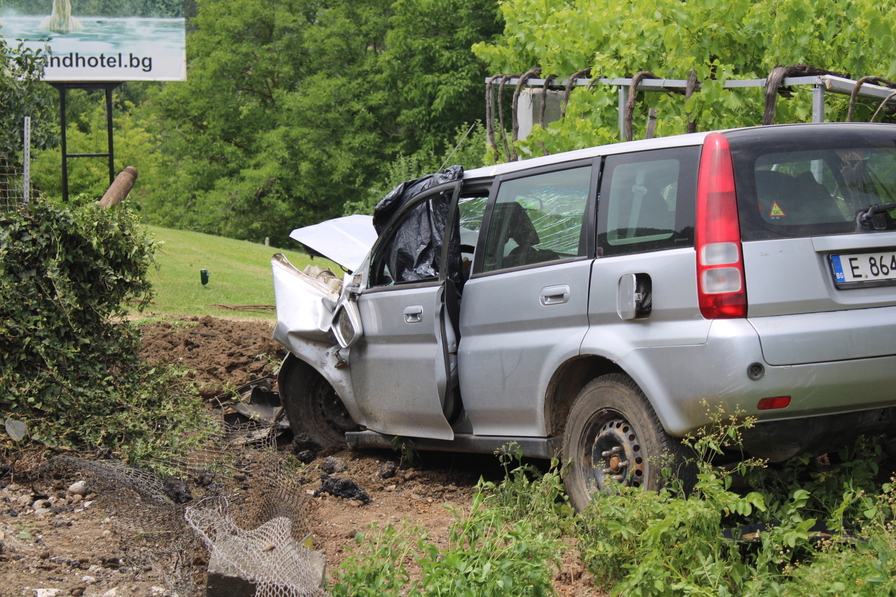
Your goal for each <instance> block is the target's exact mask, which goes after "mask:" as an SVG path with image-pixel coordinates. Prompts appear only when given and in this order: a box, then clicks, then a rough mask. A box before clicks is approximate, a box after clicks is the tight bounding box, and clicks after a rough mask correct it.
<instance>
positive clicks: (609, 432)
mask: <svg viewBox="0 0 896 597" xmlns="http://www.w3.org/2000/svg"><path fill="white" fill-rule="evenodd" d="M591 462H592V465H593V467H594V477H595V481H597V485H598V487H600V488H601V489H607V488H608V487H609V485H610V479H612V480H613V481H615V482H616V483H620V484H622V485H628V486H631V487H640V486H641V484H642V483H643V482H644V472H645V471H644V467H645V464H646V463H645V462H644V457H643V455H642V451H641V442H640V441H639V439H638V436H637V434H636V433H635V430H634V428H633V427H632V426H631V424H630V423H629V422H628V421H626V420H625V419H621V418H614V419H610V420H608V421H606V422H605V423H604V424H603V425H602V426H601V427H600V430H599V431H598V433H597V436H596V437H595V438H594V444H593V445H592V449H591Z"/></svg>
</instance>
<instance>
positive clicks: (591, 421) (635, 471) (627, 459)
mask: <svg viewBox="0 0 896 597" xmlns="http://www.w3.org/2000/svg"><path fill="white" fill-rule="evenodd" d="M563 439H564V442H563V459H564V462H568V463H569V465H568V468H567V471H566V477H565V479H564V482H565V484H566V489H567V491H568V493H569V498H570V501H571V502H572V505H573V506H574V507H575V509H576V510H577V511H579V512H581V511H582V510H584V509H585V507H586V506H587V505H588V504H589V503H590V502H591V498H592V496H593V495H594V493H595V492H597V491H602V490H607V489H608V488H611V487H612V486H613V484H614V483H615V484H619V485H625V486H630V487H642V488H644V489H647V490H656V489H659V488H660V487H661V485H662V481H663V479H662V475H661V474H660V471H661V468H662V463H661V460H662V459H663V458H664V457H666V456H667V455H672V456H674V455H675V453H676V452H679V450H678V449H677V448H678V444H677V441H678V440H675V439H674V438H672V437H671V436H670V435H669V434H668V433H666V431H665V430H664V429H663V426H662V425H661V424H660V420H659V417H657V415H656V413H655V412H654V411H653V408H651V406H650V404H649V403H648V402H647V398H646V397H645V396H644V393H643V392H642V391H641V389H640V388H639V387H638V386H637V384H635V382H634V381H632V379H631V378H629V377H628V376H627V375H622V374H610V375H604V376H602V377H599V378H597V379H595V380H593V381H592V382H591V383H589V384H588V385H586V386H585V387H584V388H583V389H582V391H581V392H579V395H578V396H577V397H576V399H575V402H573V405H572V408H571V409H570V411H569V416H568V417H567V419H566V430H565V432H564V436H563Z"/></svg>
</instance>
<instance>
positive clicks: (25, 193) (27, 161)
mask: <svg viewBox="0 0 896 597" xmlns="http://www.w3.org/2000/svg"><path fill="white" fill-rule="evenodd" d="M22 144H23V147H24V148H25V151H24V156H23V157H22V161H23V162H24V164H23V166H24V168H23V170H24V172H23V173H22V203H25V204H27V203H28V199H29V194H30V191H31V117H30V116H26V117H25V135H24V139H23V140H22Z"/></svg>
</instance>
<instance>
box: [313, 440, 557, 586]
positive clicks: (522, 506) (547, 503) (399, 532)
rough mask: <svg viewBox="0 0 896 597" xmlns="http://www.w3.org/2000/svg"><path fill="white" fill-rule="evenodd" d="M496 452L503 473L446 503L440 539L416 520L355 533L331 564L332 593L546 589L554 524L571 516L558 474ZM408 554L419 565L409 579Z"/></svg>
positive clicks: (554, 538)
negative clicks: (446, 522)
mask: <svg viewBox="0 0 896 597" xmlns="http://www.w3.org/2000/svg"><path fill="white" fill-rule="evenodd" d="M499 457H500V458H501V460H502V462H503V463H504V465H505V467H506V468H507V475H506V477H505V479H504V481H502V482H501V483H499V484H495V483H490V482H485V481H480V483H479V485H478V486H477V488H476V494H475V495H474V497H473V504H472V506H471V507H470V509H469V511H462V510H460V509H452V514H454V515H455V516H456V517H457V521H456V522H455V523H454V524H453V525H452V526H451V529H450V530H449V535H448V541H447V546H444V547H440V546H439V545H438V543H439V542H438V541H436V540H434V539H433V538H431V537H429V536H427V534H426V532H425V531H424V530H423V529H420V528H418V527H407V526H405V527H401V528H398V529H396V528H394V527H385V528H380V527H378V526H376V525H374V526H372V527H371V528H370V529H369V530H368V532H367V533H360V534H359V535H358V536H357V537H356V539H357V541H358V548H357V549H356V551H355V553H353V554H352V555H351V556H349V557H348V558H347V559H346V560H345V561H344V562H343V563H342V565H341V566H340V568H339V569H338V570H337V571H336V574H335V582H334V585H333V586H332V587H331V593H332V594H333V595H334V597H349V596H357V595H371V596H373V595H376V596H377V597H393V596H394V597H397V596H399V595H422V596H424V597H449V596H450V597H455V596H462V597H491V596H494V597H498V596H500V597H513V596H516V595H519V596H521V597H522V596H526V597H530V596H541V595H553V594H554V591H553V589H552V587H551V584H552V578H553V571H554V568H555V567H556V566H559V564H560V555H561V554H562V553H563V551H564V550H565V544H564V541H563V536H562V534H561V529H563V528H569V527H570V526H571V520H572V519H571V513H572V508H570V507H569V506H567V505H565V496H564V495H563V484H562V482H561V481H560V476H559V474H558V472H557V470H556V469H552V470H551V472H548V473H547V474H544V475H542V474H540V473H539V472H538V471H537V469H535V468H534V467H532V466H531V465H523V464H520V461H519V456H518V455H514V454H510V453H502V454H499ZM514 460H515V462H516V465H515V466H514V464H513V463H514ZM409 557H412V558H414V559H415V560H416V562H417V564H418V565H419V566H420V569H421V572H422V574H421V578H419V579H416V580H414V581H411V577H410V574H409V572H408V568H407V565H408V564H409V563H410V562H409Z"/></svg>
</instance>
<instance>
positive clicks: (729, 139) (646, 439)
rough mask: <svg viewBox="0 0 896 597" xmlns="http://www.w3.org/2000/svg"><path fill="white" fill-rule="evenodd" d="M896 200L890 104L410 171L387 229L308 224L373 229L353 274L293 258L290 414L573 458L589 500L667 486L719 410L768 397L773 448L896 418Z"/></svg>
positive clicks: (363, 436)
mask: <svg viewBox="0 0 896 597" xmlns="http://www.w3.org/2000/svg"><path fill="white" fill-rule="evenodd" d="M894 202H896V126H894V125H886V124H839V123H831V124H805V125H802V124H800V125H784V126H769V127H758V128H747V129H739V130H730V131H721V132H710V133H698V134H691V135H683V136H676V137H667V138H661V139H653V140H647V141H636V142H630V143H619V144H615V145H609V146H605V147H595V148H591V149H585V150H580V151H575V152H570V153H564V154H559V155H553V156H548V157H542V158H536V159H530V160H525V161H520V162H514V163H509V164H501V165H498V166H493V167H488V168H481V169H477V170H472V171H467V172H463V171H462V170H461V169H460V168H459V167H455V168H454V169H449V171H448V172H445V173H443V174H439V175H434V176H430V177H426V178H424V179H420V180H417V181H411V182H409V183H405V184H403V185H400V186H399V187H398V188H397V189H396V190H395V191H393V192H392V193H390V194H389V195H388V196H387V197H386V198H385V199H384V200H383V201H382V202H381V203H380V205H379V206H378V207H377V212H376V214H375V215H374V217H373V228H371V225H370V220H369V219H366V220H365V219H364V218H363V217H361V216H354V217H353V218H354V219H350V220H349V221H344V222H342V224H343V229H342V231H341V232H339V233H335V232H330V231H325V232H324V231H322V230H321V229H320V228H319V227H320V226H328V225H329V224H325V225H318V226H315V227H310V228H307V229H300V230H297V231H295V232H294V237H295V238H297V239H298V240H299V241H301V242H303V243H304V244H306V245H308V246H311V247H312V248H313V249H314V250H316V251H320V252H321V253H323V254H325V255H328V254H332V253H328V251H329V250H330V249H334V248H335V249H336V250H343V251H345V250H346V248H347V247H350V246H351V243H347V242H346V241H345V240H344V238H345V237H344V236H342V235H343V234H348V236H349V237H352V238H356V239H357V238H358V237H360V240H357V247H359V248H356V249H355V251H354V257H350V258H346V260H345V261H343V263H344V264H345V265H346V267H347V269H348V270H350V272H349V273H348V274H346V275H345V276H344V284H343V285H342V288H341V289H339V288H337V287H338V281H337V284H335V285H330V286H325V285H322V284H321V283H320V280H318V279H316V278H315V277H314V276H313V275H309V274H308V273H307V272H306V273H302V272H299V271H298V270H296V269H295V268H293V267H291V266H290V265H289V264H288V263H287V262H286V261H285V260H284V259H282V257H277V258H275V260H274V279H275V290H276V295H277V296H276V298H277V312H278V320H279V321H278V325H277V329H276V331H275V333H274V337H275V338H276V339H277V340H279V341H280V342H281V343H282V344H283V345H284V346H285V347H286V348H287V349H288V351H289V355H288V356H287V358H286V360H285V362H284V363H283V367H282V370H281V373H280V380H279V381H280V392H281V396H282V397H283V400H284V403H285V408H286V411H287V415H288V418H289V421H290V423H291V425H292V426H293V428H294V429H296V430H300V431H304V432H306V433H307V434H308V435H310V436H311V438H312V439H314V440H315V441H317V442H318V443H320V444H322V445H330V444H335V443H339V442H342V443H344V442H345V441H346V439H347V441H348V443H349V445H351V446H353V447H365V446H371V447H373V446H385V447H388V446H391V445H392V443H391V440H392V439H393V438H394V437H395V436H401V437H404V438H410V440H411V441H412V442H413V445H414V447H415V448H417V449H433V450H457V451H469V452H483V453H485V452H492V451H494V450H495V449H496V448H499V447H500V446H502V445H504V444H507V443H509V442H516V443H517V444H519V446H520V447H521V448H522V449H523V451H524V452H525V453H526V454H527V455H530V456H534V457H544V458H549V457H553V456H555V455H560V456H562V458H563V459H564V460H568V461H569V462H570V463H571V464H570V467H569V472H568V475H567V478H566V483H567V487H568V490H569V493H570V496H571V499H572V502H573V504H574V505H575V506H576V507H577V508H579V509H581V508H583V507H584V506H585V505H586V504H587V503H588V502H589V501H590V497H591V494H592V493H593V492H594V491H596V490H598V489H599V488H600V487H601V486H602V485H604V484H605V483H607V482H608V479H610V478H613V479H615V480H616V481H618V482H622V483H625V484H629V485H635V486H642V487H645V488H655V487H657V486H658V483H659V482H660V479H659V470H658V468H659V467H658V466H657V458H658V457H659V456H661V454H662V453H663V452H664V451H667V450H669V451H672V452H675V451H676V450H679V449H680V442H679V440H678V439H676V438H680V437H682V436H684V435H686V434H691V433H695V432H699V430H700V429H701V427H703V426H705V425H707V424H708V423H709V418H708V417H709V413H708V410H711V411H717V410H719V409H721V410H723V411H724V412H727V413H735V412H741V413H743V414H745V415H749V416H753V417H756V418H757V419H758V421H759V423H758V424H757V425H756V426H755V427H754V428H753V429H752V430H751V431H750V433H749V435H748V436H747V438H746V448H747V450H748V451H749V452H750V453H752V454H753V455H755V456H759V457H764V458H768V459H770V460H772V461H781V460H784V459H786V458H788V457H790V456H793V455H795V454H798V453H801V452H807V451H808V452H812V453H823V452H826V451H829V450H832V449H835V448H837V447H838V446H840V445H842V444H843V443H844V442H845V441H847V440H848V439H850V438H852V437H854V436H855V435H856V434H858V433H870V432H880V431H889V430H890V428H891V427H892V425H893V413H894V406H896V224H894V220H893V217H892V215H891V214H896V211H894V209H896V203H894ZM359 222H360V228H357V227H356V228H355V230H356V232H352V230H351V228H352V226H350V224H354V225H357V224H358V223H359ZM346 226H347V227H348V229H349V230H348V232H346ZM337 227H338V223H337ZM374 229H375V232H374ZM321 232H323V234H321ZM321 236H322V237H323V241H324V244H327V242H329V244H330V245H331V247H330V249H325V248H321V246H322V245H321V244H320V240H321ZM365 237H366V239H365ZM374 241H375V242H374ZM371 242H372V248H371V249H370V250H369V251H365V250H364V249H366V247H367V244H368V243H371ZM314 245H317V246H314ZM365 252H366V255H365V254H364V253H365ZM349 253H351V251H349Z"/></svg>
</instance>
